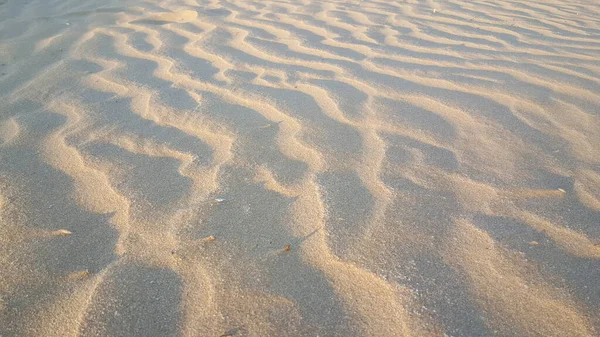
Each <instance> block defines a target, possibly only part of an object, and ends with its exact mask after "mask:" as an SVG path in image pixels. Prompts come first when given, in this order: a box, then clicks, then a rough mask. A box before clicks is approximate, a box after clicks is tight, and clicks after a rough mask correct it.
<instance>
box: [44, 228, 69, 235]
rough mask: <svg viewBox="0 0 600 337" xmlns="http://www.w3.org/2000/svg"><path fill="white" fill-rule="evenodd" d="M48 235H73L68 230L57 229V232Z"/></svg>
mask: <svg viewBox="0 0 600 337" xmlns="http://www.w3.org/2000/svg"><path fill="white" fill-rule="evenodd" d="M50 234H51V235H56V236H59V235H71V234H73V233H72V232H71V231H70V230H66V229H59V230H57V231H54V232H52V233H50Z"/></svg>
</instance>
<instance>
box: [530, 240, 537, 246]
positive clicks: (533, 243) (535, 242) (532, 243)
mask: <svg viewBox="0 0 600 337" xmlns="http://www.w3.org/2000/svg"><path fill="white" fill-rule="evenodd" d="M529 244H530V245H532V246H537V245H539V242H537V241H531V242H529Z"/></svg>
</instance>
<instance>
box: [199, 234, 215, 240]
mask: <svg viewBox="0 0 600 337" xmlns="http://www.w3.org/2000/svg"><path fill="white" fill-rule="evenodd" d="M202 241H215V237H214V236H212V235H210V236H207V237H205V238H204V239H202Z"/></svg>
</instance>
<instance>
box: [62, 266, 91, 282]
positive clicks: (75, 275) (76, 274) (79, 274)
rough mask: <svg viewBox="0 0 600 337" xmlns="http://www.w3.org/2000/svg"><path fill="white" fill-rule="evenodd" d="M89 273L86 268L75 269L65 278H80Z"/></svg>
mask: <svg viewBox="0 0 600 337" xmlns="http://www.w3.org/2000/svg"><path fill="white" fill-rule="evenodd" d="M89 275H90V272H89V271H88V270H87V269H86V270H81V271H76V272H73V273H71V274H69V276H67V279H68V280H71V281H73V280H80V279H82V278H84V277H87V276H89Z"/></svg>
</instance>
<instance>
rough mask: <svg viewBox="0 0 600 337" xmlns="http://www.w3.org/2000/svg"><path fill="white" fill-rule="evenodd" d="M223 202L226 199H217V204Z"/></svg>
mask: <svg viewBox="0 0 600 337" xmlns="http://www.w3.org/2000/svg"><path fill="white" fill-rule="evenodd" d="M223 201H225V199H223V198H216V199H215V202H223Z"/></svg>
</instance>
